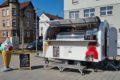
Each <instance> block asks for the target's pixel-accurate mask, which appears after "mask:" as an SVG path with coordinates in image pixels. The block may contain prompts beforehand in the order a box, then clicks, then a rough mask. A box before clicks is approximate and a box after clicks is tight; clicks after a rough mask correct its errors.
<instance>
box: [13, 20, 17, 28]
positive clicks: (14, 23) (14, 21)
mask: <svg viewBox="0 0 120 80" xmlns="http://www.w3.org/2000/svg"><path fill="white" fill-rule="evenodd" d="M12 26H14V27H15V26H17V24H16V19H13V20H12Z"/></svg>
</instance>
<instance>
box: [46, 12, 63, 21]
mask: <svg viewBox="0 0 120 80" xmlns="http://www.w3.org/2000/svg"><path fill="white" fill-rule="evenodd" d="M44 14H45V15H46V16H47V17H48V18H50V20H55V19H63V18H62V17H59V16H55V15H52V14H49V13H44Z"/></svg>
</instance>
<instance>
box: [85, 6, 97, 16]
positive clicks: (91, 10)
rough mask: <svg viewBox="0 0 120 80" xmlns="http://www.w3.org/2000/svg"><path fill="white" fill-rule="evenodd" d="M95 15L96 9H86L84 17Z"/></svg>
mask: <svg viewBox="0 0 120 80" xmlns="http://www.w3.org/2000/svg"><path fill="white" fill-rule="evenodd" d="M92 16H95V9H94V8H91V9H84V17H92Z"/></svg>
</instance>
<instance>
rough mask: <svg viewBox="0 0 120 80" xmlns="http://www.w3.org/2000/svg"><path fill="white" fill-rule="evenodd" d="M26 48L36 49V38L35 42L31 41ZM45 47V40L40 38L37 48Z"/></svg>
mask: <svg viewBox="0 0 120 80" xmlns="http://www.w3.org/2000/svg"><path fill="white" fill-rule="evenodd" d="M26 49H28V50H36V40H34V41H33V42H31V43H29V44H28V45H27V46H26ZM42 49H43V40H42V39H39V40H37V50H42Z"/></svg>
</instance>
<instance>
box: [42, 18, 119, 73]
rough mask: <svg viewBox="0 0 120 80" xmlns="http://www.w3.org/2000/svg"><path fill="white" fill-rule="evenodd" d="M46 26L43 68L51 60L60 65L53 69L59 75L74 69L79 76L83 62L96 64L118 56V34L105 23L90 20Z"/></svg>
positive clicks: (66, 21)
mask: <svg viewBox="0 0 120 80" xmlns="http://www.w3.org/2000/svg"><path fill="white" fill-rule="evenodd" d="M48 23H49V24H50V27H48V28H47V30H46V31H45V34H44V36H43V55H44V57H45V58H46V59H45V60H46V61H45V65H49V62H50V61H51V60H53V61H56V62H59V64H57V65H55V66H57V67H58V68H59V70H60V71H63V70H64V69H65V68H75V69H78V70H79V71H80V72H81V73H82V72H83V70H84V67H82V65H81V63H82V62H93V63H99V62H101V61H104V60H105V59H106V58H109V57H114V56H116V55H117V30H116V29H115V28H114V27H112V26H110V25H109V24H108V22H107V21H106V20H104V21H101V20H100V19H99V17H89V18H80V19H63V20H54V21H50V22H48ZM73 65H74V66H73Z"/></svg>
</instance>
